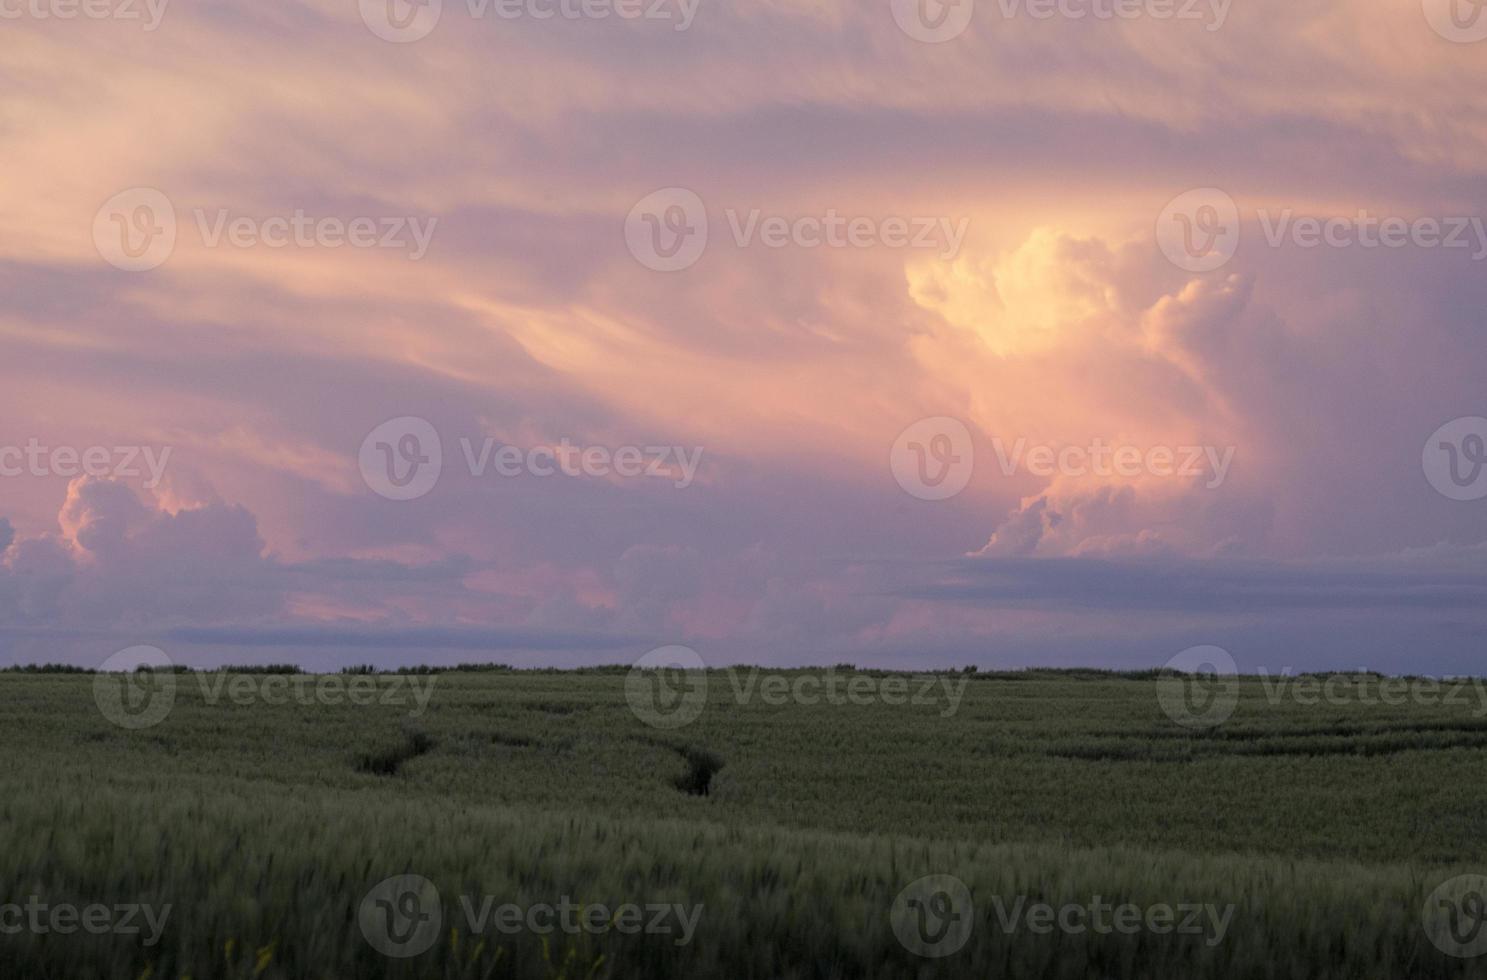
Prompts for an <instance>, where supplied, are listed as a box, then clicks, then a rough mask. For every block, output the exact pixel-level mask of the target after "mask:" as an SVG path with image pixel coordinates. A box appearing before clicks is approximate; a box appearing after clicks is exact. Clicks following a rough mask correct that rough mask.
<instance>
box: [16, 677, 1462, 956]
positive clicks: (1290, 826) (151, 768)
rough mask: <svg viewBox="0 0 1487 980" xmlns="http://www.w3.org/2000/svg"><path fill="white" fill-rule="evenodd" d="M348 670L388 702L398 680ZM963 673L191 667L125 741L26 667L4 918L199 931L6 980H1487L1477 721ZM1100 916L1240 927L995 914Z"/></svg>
mask: <svg viewBox="0 0 1487 980" xmlns="http://www.w3.org/2000/svg"><path fill="white" fill-rule="evenodd" d="M845 670H846V668H843V671H845ZM814 673H816V674H819V673H820V672H814ZM354 676H355V677H356V679H357V680H358V681H362V679H363V678H365V680H364V683H370V684H375V685H376V686H377V689H378V691H379V692H380V693H381V694H384V695H386V694H389V693H390V692H393V691H395V689H396V685H397V684H398V683H399V679H398V678H396V677H392V676H386V675H365V674H362V675H354ZM787 676H788V677H790V678H792V679H796V678H799V677H801V676H805V675H804V674H802V673H801V672H791V673H789V674H788V675H787ZM853 676H859V675H858V674H857V673H854V674H853ZM860 676H864V677H872V678H878V679H881V678H882V677H883V675H882V674H869V673H868V672H861V674H860ZM258 679H259V680H262V678H261V677H260V678H258ZM347 679H348V680H349V679H350V678H347ZM404 679H405V680H406V678H404ZM947 679H948V675H947ZM962 679H964V680H966V681H967V682H968V683H967V686H966V687H965V693H964V700H963V701H962V702H961V703H960V704H959V707H958V709H957V710H954V711H953V712H950V713H948V714H947V713H946V708H947V705H946V703H945V702H944V701H939V702H934V703H922V704H920V703H913V702H912V700H911V701H910V702H909V703H904V704H885V703H882V702H881V701H874V702H872V703H866V704H851V703H846V704H827V703H822V704H816V705H810V706H806V705H799V704H795V703H793V702H787V703H779V704H776V703H769V702H768V701H766V700H765V699H763V698H762V697H760V696H755V697H752V698H751V699H750V700H749V702H748V703H746V704H739V703H737V701H736V700H735V696H734V691H735V689H736V688H735V686H734V685H733V684H732V683H730V680H729V679H728V678H727V677H725V676H724V675H723V674H722V673H716V674H714V675H712V677H711V678H710V683H709V685H708V699H707V703H706V706H705V708H704V710H703V711H702V714H701V716H700V717H699V718H698V719H697V720H696V721H695V722H693V723H692V724H690V725H688V726H686V727H684V728H680V729H677V730H658V729H655V728H651V727H649V726H647V725H645V724H643V723H642V722H640V721H639V720H638V719H637V718H636V717H635V715H634V714H633V713H632V712H631V711H630V709H629V707H628V705H627V702H626V698H625V689H626V688H625V674H624V672H621V671H587V672H573V673H559V672H518V671H506V670H487V671H480V672H446V673H440V674H438V675H437V676H436V677H434V678H433V682H434V688H433V696H432V698H431V699H430V700H429V701H428V704H427V710H424V711H420V710H419V709H418V707H417V705H416V704H414V703H413V701H412V699H411V698H408V699H406V700H404V701H403V702H402V703H392V704H388V703H383V699H381V698H378V699H373V702H372V703H368V704H354V703H349V702H345V701H343V702H341V703H333V704H326V703H319V702H312V703H299V702H297V701H294V700H292V699H291V700H289V701H287V702H285V703H276V704H267V703H263V702H262V701H259V700H251V699H250V700H248V701H246V702H244V703H238V702H237V701H233V700H230V699H223V698H217V699H215V700H214V699H213V698H212V697H210V696H209V692H210V691H212V690H216V689H218V688H217V687H214V686H213V685H212V684H205V685H203V684H198V683H194V682H193V677H192V676H191V675H182V676H181V677H180V678H179V683H178V685H177V701H176V704H175V707H174V709H173V710H172V712H171V713H170V715H169V717H168V718H166V720H165V721H163V722H162V723H160V724H159V725H157V726H155V727H152V728H146V729H141V730H138V731H130V730H125V729H122V728H119V727H116V726H114V725H112V724H111V723H110V722H108V721H107V720H106V719H105V718H104V717H103V715H102V714H101V713H100V712H99V710H98V708H97V707H96V705H95V703H94V701H93V695H92V681H93V678H91V677H88V676H76V675H71V674H66V673H9V674H6V675H4V676H0V698H3V699H4V703H5V704H6V705H7V710H6V712H5V714H4V717H3V719H0V736H3V739H4V741H3V744H4V745H5V746H6V758H7V765H6V766H5V767H4V768H3V769H0V828H3V833H4V848H3V850H0V903H5V902H17V901H23V900H24V899H25V898H26V897H27V896H30V895H33V894H34V895H38V896H40V897H41V898H43V899H44V900H46V901H48V902H51V903H53V904H57V903H75V904H78V905H87V904H90V903H95V902H103V903H127V902H145V903H155V904H159V905H163V904H169V905H170V906H171V907H172V912H171V915H170V918H169V920H168V921H167V922H166V924H165V928H164V931H163V934H162V938H161V941H160V942H159V943H157V944H156V945H154V946H145V945H144V944H143V943H142V942H141V941H140V940H139V938H138V937H129V936H117V935H106V936H87V935H81V934H77V935H66V936H64V935H58V934H55V933H46V934H37V933H34V932H30V931H22V932H21V933H19V934H15V935H4V934H0V962H5V963H9V964H11V967H10V969H9V970H6V971H0V972H5V973H6V975H14V976H18V977H26V978H43V980H45V978H52V977H56V978H67V980H77V978H100V980H138V978H140V977H143V976H148V977H150V978H151V980H158V978H183V977H190V978H192V980H211V978H246V977H263V978H285V980H288V978H293V980H306V978H308V980H315V978H325V980H332V978H350V977H357V978H363V977H367V978H383V977H385V978H409V980H411V978H463V977H472V978H473V977H589V976H593V977H631V976H646V977H658V978H665V977H711V976H720V977H721V976H726V977H800V978H807V977H820V978H827V977H929V976H968V975H975V976H1015V977H1018V978H1039V977H1044V978H1076V977H1078V978H1083V977H1112V976H1118V977H1153V978H1157V977H1162V978H1170V977H1177V976H1181V977H1185V978H1205V977H1225V978H1230V977H1239V978H1244V977H1255V978H1259V977H1273V976H1307V977H1320V978H1325V977H1339V978H1342V977H1349V978H1352V977H1375V976H1377V977H1469V976H1480V975H1484V971H1483V966H1482V964H1480V963H1478V962H1477V961H1475V960H1463V959H1455V958H1451V957H1448V956H1445V955H1444V954H1442V953H1441V952H1440V951H1439V950H1437V949H1436V948H1435V947H1434V946H1433V945H1432V944H1431V943H1430V942H1429V940H1428V939H1427V937H1426V936H1425V933H1424V929H1423V928H1422V924H1421V922H1422V911H1423V910H1424V908H1425V903H1426V897H1427V896H1428V895H1429V894H1430V893H1431V891H1432V890H1433V889H1434V888H1435V887H1436V886H1437V885H1438V884H1440V883H1441V882H1442V881H1444V880H1446V879H1448V878H1450V877H1452V876H1454V875H1457V874H1462V873H1466V872H1475V871H1478V870H1481V869H1482V867H1483V864H1484V863H1487V853H1484V852H1487V835H1484V831H1487V808H1484V806H1483V803H1484V800H1487V789H1484V787H1487V780H1484V777H1487V753H1484V751H1483V739H1484V737H1487V721H1484V720H1483V719H1482V718H1480V717H1478V716H1477V715H1478V713H1479V711H1481V705H1479V704H1477V703H1475V702H1468V703H1457V704H1444V703H1433V704H1419V703H1415V704H1400V705H1386V704H1377V703H1375V704H1364V703H1354V702H1348V703H1342V704H1330V705H1328V704H1323V705H1308V704H1301V703H1297V702H1295V701H1294V700H1289V699H1281V700H1278V701H1277V700H1275V699H1274V696H1273V693H1272V692H1271V689H1270V688H1267V687H1266V686H1265V685H1264V684H1262V683H1261V682H1259V681H1258V680H1251V679H1247V680H1245V681H1244V682H1243V683H1242V684H1241V686H1240V696H1239V702H1238V708H1237V710H1236V712H1235V714H1234V716H1233V718H1232V719H1230V720H1229V721H1228V722H1227V723H1225V724H1224V725H1222V726H1219V727H1218V728H1216V729H1212V730H1207V731H1193V730H1187V729H1183V728H1180V727H1179V726H1177V725H1176V724H1174V723H1173V722H1172V721H1171V720H1169V719H1168V718H1167V716H1166V715H1165V714H1163V712H1162V710H1161V708H1160V705H1159V702H1158V699H1157V696H1156V685H1157V681H1158V675H1156V674H1155V673H1146V674H1139V675H1111V674H1100V673H1095V672H1080V673H1079V674H1077V675H1076V674H1063V673H1058V672H1029V673H1027V674H1018V675H994V674H977V675H959V674H958V675H955V682H956V683H958V682H959V681H960V680H962ZM311 689H313V688H311ZM401 874H417V875H420V876H423V877H425V878H427V879H428V880H429V881H430V882H432V883H433V885H434V886H435V887H436V888H437V889H438V894H439V897H440V907H441V909H442V912H443V923H442V926H443V928H442V929H441V931H440V934H439V936H438V939H437V941H436V942H435V943H434V945H433V946H432V948H430V949H428V950H427V951H426V952H423V953H422V954H420V955H418V956H414V957H410V958H408V959H395V958H389V957H386V956H384V955H382V954H381V953H379V952H377V951H376V950H375V949H373V948H372V946H371V945H370V944H369V943H368V941H367V940H366V939H365V938H364V936H363V933H362V931H361V927H360V925H359V920H358V913H359V907H360V903H361V901H362V898H363V896H365V895H366V894H367V892H368V890H370V889H371V888H372V887H373V886H374V885H376V884H377V883H378V882H380V881H383V880H384V879H386V878H389V877H391V876H395V875H401ZM933 874H951V875H955V876H956V877H958V878H959V879H960V880H962V881H963V882H964V883H965V884H966V886H967V888H968V889H969V891H970V894H971V895H972V896H973V898H974V900H975V911H974V928H973V929H972V931H971V935H970V938H969V941H968V942H967V943H966V945H965V947H964V948H963V949H961V950H960V951H959V952H957V953H955V954H954V955H952V956H949V957H946V958H945V959H943V960H934V959H924V958H920V957H917V956H915V955H914V954H912V953H910V952H909V951H908V950H907V949H906V948H905V947H904V946H903V945H902V944H901V943H900V942H899V941H898V939H897V938H896V937H895V935H894V932H893V926H892V921H891V917H890V909H891V908H892V907H893V904H894V900H895V897H896V896H898V895H899V893H900V892H901V891H903V889H904V888H905V886H907V885H908V884H909V883H910V882H913V881H915V880H916V879H919V878H921V877H923V876H926V875H933ZM461 896H467V897H471V898H473V899H475V900H476V901H477V902H478V900H479V898H480V897H482V896H492V897H494V900H495V903H496V904H498V905H499V904H501V903H507V902H514V903H518V904H521V905H523V906H529V905H532V904H534V903H549V904H557V903H559V902H560V901H561V900H562V899H564V898H565V897H567V898H571V900H572V901H574V902H576V903H583V904H584V905H586V906H588V905H595V904H602V905H606V906H608V907H610V908H614V907H617V906H619V905H621V904H623V903H633V904H637V905H661V904H676V905H683V906H687V907H692V906H696V905H701V906H702V912H701V914H700V917H699V919H698V920H697V927H696V934H695V936H694V937H692V938H691V940H690V941H689V942H686V943H685V944H683V945H678V943H677V941H676V938H677V937H676V936H675V935H672V934H657V933H646V932H640V933H633V934H627V933H622V932H620V931H618V930H613V929H611V930H608V931H605V932H603V933H602V934H592V935H591V934H586V933H581V932H580V933H578V934H571V933H564V932H561V931H558V932H554V933H551V934H548V935H542V934H538V933H535V932H532V931H530V930H525V929H524V930H521V931H518V932H515V933H513V934H510V935H507V934H503V933H500V932H495V931H487V932H486V933H485V934H482V935H472V934H471V933H470V931H469V929H468V928H467V926H468V923H467V922H466V921H465V920H464V917H463V914H462V908H461V904H460V901H459V899H460V897H461ZM1094 896H1100V897H1101V898H1102V899H1103V900H1104V901H1107V902H1111V903H1117V904H1118V903H1123V902H1130V903H1135V904H1138V905H1142V906H1150V905H1153V904H1156V903H1168V904H1173V905H1176V904H1183V903H1193V904H1200V905H1201V904H1213V905H1215V906H1228V905H1233V906H1234V911H1233V914H1232V921H1231V923H1230V925H1229V928H1228V931H1227V934H1226V935H1225V937H1224V940H1223V941H1222V942H1221V943H1217V944H1215V945H1209V944H1207V937H1205V936H1199V935H1179V934H1174V933H1168V934H1158V933H1154V932H1151V931H1149V930H1143V931H1141V932H1138V933H1136V934H1129V935H1128V934H1122V933H1113V934H1110V935H1101V934H1096V933H1093V932H1085V933H1083V934H1079V935H1071V934H1068V933H1064V932H1060V931H1059V930H1053V931H1052V932H1050V933H1048V934H1040V933H1038V932H1035V931H1033V930H1031V929H1029V928H1026V927H1022V926H1019V927H1017V928H1015V929H1013V930H1012V931H1010V932H1009V931H1007V930H1005V929H1004V928H1003V927H1002V925H1001V922H1000V919H999V917H998V906H997V903H998V902H1002V903H1003V907H1005V906H1007V905H1010V904H1011V903H1012V902H1013V901H1014V900H1015V899H1016V898H1018V897H1021V898H1023V899H1025V900H1026V901H1027V902H1028V903H1036V902H1044V901H1046V902H1049V903H1052V904H1055V905H1060V904H1064V903H1081V904H1083V903H1088V902H1090V901H1091V900H1092V898H1093V897H1094Z"/></svg>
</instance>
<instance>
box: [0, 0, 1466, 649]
mask: <svg viewBox="0 0 1487 980" xmlns="http://www.w3.org/2000/svg"><path fill="white" fill-rule="evenodd" d="M0 34H3V43H0V78H3V81H4V84H3V85H0V155H3V159H4V161H5V175H4V179H3V181H0V664H4V663H31V662H42V661H66V662H70V663H78V664H85V665H96V664H98V663H101V662H102V661H103V660H104V659H105V658H107V657H108V656H110V655H111V654H113V653H114V652H116V651H118V650H121V649H124V648H131V647H135V646H137V645H140V644H148V645H154V646H157V647H159V648H160V649H162V650H164V651H166V653H167V654H168V655H169V656H170V657H171V658H172V659H173V660H175V661H176V662H179V663H189V664H195V665H202V666H205V665H213V664H223V663H236V664H241V663H264V662H285V661H293V662H297V663H300V664H302V665H304V666H307V667H309V668H312V669H331V668H334V667H337V666H340V665H345V664H353V663H363V662H370V663H375V664H379V665H394V664H411V663H456V662H462V661H477V660H478V661H497V662H505V663H512V664H518V665H524V666H541V665H556V666H572V665H580V664H595V663H628V662H633V661H634V660H636V659H637V658H639V657H640V656H641V655H643V654H645V653H646V652H647V651H649V650H652V649H654V648H657V647H661V646H666V645H685V646H689V647H691V648H693V649H695V650H696V651H698V653H699V654H700V655H701V657H702V658H703V659H704V660H705V661H706V662H707V663H709V664H714V665H726V664H733V663H759V664H771V665H804V664H833V663H840V662H852V663H856V664H858V665H862V666H869V665H871V666H881V667H896V668H903V669H917V668H942V667H947V666H961V665H976V666H979V667H981V668H983V669H990V668H1016V667H1028V666H1074V665H1081V666H1097V667H1108V668H1133V667H1155V666H1160V665H1162V664H1164V663H1167V662H1168V661H1170V660H1171V659H1172V658H1174V657H1175V656H1177V655H1179V654H1180V653H1181V652H1182V651H1184V650H1185V649H1188V648H1191V647H1194V646H1200V645H1203V646H1209V645H1211V646H1217V647H1221V648H1222V649H1224V650H1226V651H1228V652H1229V654H1230V655H1232V657H1233V659H1234V661H1235V663H1237V664H1238V665H1239V666H1240V667H1241V668H1243V669H1246V670H1255V669H1266V670H1269V671H1272V672H1279V671H1282V670H1287V669H1290V670H1298V671H1299V670H1317V669H1353V668H1360V667H1365V668H1370V669H1376V670H1382V671H1386V672H1409V673H1427V674H1450V673H1481V672H1483V670H1482V669H1481V668H1480V667H1479V665H1480V664H1482V663H1483V656H1482V655H1483V654H1484V653H1487V650H1484V637H1487V601H1484V600H1487V465H1484V464H1487V451H1484V441H1483V440H1484V436H1487V419H1484V418H1483V416H1487V343H1484V342H1483V338H1484V330H1487V312H1484V311H1487V275H1484V272H1487V227H1484V216H1487V102H1484V101H1483V100H1482V98H1481V87H1482V82H1483V81H1484V80H1487V8H1483V7H1482V6H1481V5H1480V4H1478V3H1476V2H1475V0H1349V2H1341V0H1325V2H1317V3H1308V4H1296V3H1295V2H1294V0H1232V2H1225V0H1058V2H1052V0H959V2H951V3H945V4H941V3H939V2H938V0H749V2H743V0H738V2H726V0H700V2H694V0H423V2H421V3H418V4H416V5H415V4H409V3H407V2H406V0H360V2H358V0H277V2H275V3H272V4H250V3H246V2H242V0H231V2H224V0H196V2H186V0H174V2H168V0H149V2H147V0H0Z"/></svg>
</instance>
